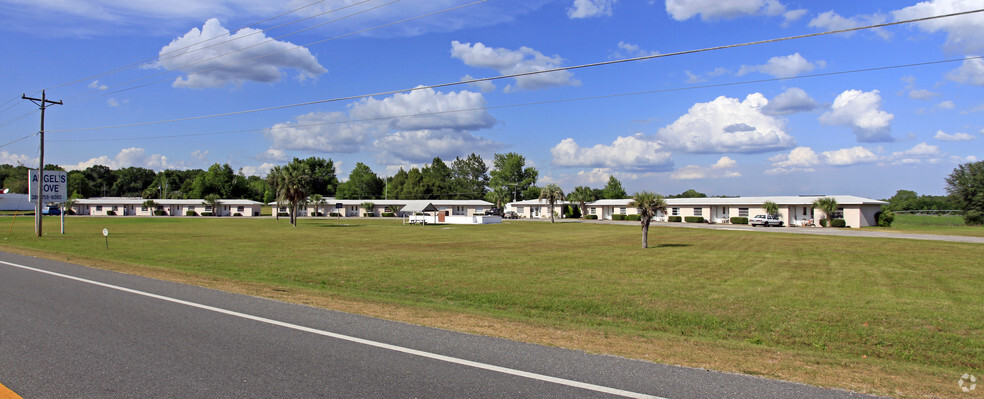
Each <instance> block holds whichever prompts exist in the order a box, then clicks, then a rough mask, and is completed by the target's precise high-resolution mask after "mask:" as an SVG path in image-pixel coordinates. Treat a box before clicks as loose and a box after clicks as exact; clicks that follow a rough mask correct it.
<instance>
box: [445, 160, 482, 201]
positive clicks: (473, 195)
mask: <svg viewBox="0 0 984 399" xmlns="http://www.w3.org/2000/svg"><path fill="white" fill-rule="evenodd" d="M488 185H489V167H488V166H486V165H485V160H483V159H482V157H480V156H478V155H477V154H475V153H472V154H471V155H469V156H468V157H466V158H455V159H454V162H452V163H451V190H452V191H453V192H454V196H453V199H482V198H485V193H487V192H488V191H489V190H488V188H487V186H488Z"/></svg>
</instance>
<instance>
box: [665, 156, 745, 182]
mask: <svg viewBox="0 0 984 399" xmlns="http://www.w3.org/2000/svg"><path fill="white" fill-rule="evenodd" d="M736 166H738V163H737V162H735V160H734V159H731V158H729V157H726V156H725V157H721V159H718V161H717V162H715V163H714V164H713V165H711V166H707V167H704V166H698V165H687V166H684V167H682V168H680V169H677V170H674V171H673V173H671V174H670V178H671V179H674V180H693V179H718V178H733V177H741V173H739V172H738V171H734V170H728V169H732V168H735V167H736Z"/></svg>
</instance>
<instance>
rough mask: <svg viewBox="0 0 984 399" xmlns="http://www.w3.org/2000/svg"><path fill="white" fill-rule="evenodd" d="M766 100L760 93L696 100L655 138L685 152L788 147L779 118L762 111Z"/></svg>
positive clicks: (790, 139) (793, 142)
mask: <svg viewBox="0 0 984 399" xmlns="http://www.w3.org/2000/svg"><path fill="white" fill-rule="evenodd" d="M768 103H769V101H768V100H767V99H766V98H765V96H763V95H762V94H760V93H752V94H749V95H748V96H747V97H746V98H745V100H744V101H740V100H738V99H737V98H729V97H724V96H721V97H718V98H716V99H714V101H711V102H708V103H697V104H694V106H692V107H690V110H689V111H688V112H687V114H685V115H683V116H681V117H680V118H678V119H677V120H676V121H675V122H673V123H672V124H670V125H667V126H666V127H664V128H662V129H660V130H659V132H658V133H657V137H658V138H659V139H660V140H662V141H663V143H664V144H665V145H666V147H668V148H670V149H679V150H682V151H687V152H698V153H708V152H718V153H726V152H738V153H754V152H763V151H770V150H777V149H785V148H791V147H793V146H794V145H796V140H794V139H793V137H792V136H790V135H788V134H786V131H785V129H786V127H785V122H784V121H783V120H782V119H779V118H776V117H772V116H769V115H766V114H764V113H763V112H762V110H763V108H765V106H766V105H767V104H768Z"/></svg>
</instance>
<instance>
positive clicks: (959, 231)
mask: <svg viewBox="0 0 984 399" xmlns="http://www.w3.org/2000/svg"><path fill="white" fill-rule="evenodd" d="M865 229H870V230H876V231H887V232H895V233H914V234H942V235H954V236H971V237H984V227H981V226H968V225H967V224H966V223H964V220H963V216H955V215H946V216H936V215H895V221H894V222H893V223H892V227H888V228H885V227H865Z"/></svg>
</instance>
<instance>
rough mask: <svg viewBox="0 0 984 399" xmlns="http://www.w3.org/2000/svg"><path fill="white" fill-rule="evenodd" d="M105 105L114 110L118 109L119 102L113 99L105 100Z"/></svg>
mask: <svg viewBox="0 0 984 399" xmlns="http://www.w3.org/2000/svg"><path fill="white" fill-rule="evenodd" d="M106 105H108V106H110V107H113V108H116V107H119V106H120V102H119V101H116V99H115V98H110V99H108V100H106Z"/></svg>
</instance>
